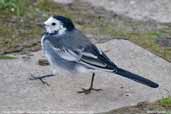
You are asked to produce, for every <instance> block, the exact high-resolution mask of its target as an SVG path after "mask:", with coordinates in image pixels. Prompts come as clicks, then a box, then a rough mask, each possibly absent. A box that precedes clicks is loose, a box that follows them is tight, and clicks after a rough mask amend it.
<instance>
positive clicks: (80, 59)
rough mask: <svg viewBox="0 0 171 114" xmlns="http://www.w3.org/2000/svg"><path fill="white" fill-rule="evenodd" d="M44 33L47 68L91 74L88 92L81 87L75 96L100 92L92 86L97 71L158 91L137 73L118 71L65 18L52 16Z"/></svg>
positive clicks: (120, 69)
mask: <svg viewBox="0 0 171 114" xmlns="http://www.w3.org/2000/svg"><path fill="white" fill-rule="evenodd" d="M43 27H44V28H45V32H44V33H43V35H42V38H41V46H42V50H43V53H44V54H45V57H46V58H47V60H48V62H49V63H50V66H52V67H53V69H54V71H55V69H57V68H59V69H63V70H65V71H68V72H71V73H91V74H92V77H91V82H90V86H89V88H88V89H85V88H82V90H80V91H78V93H84V94H89V93H91V91H101V90H102V89H95V88H94V87H93V84H94V78H95V73H96V72H98V71H103V72H109V73H114V74H117V75H119V76H122V77H125V78H127V79H130V80H133V81H135V82H138V83H141V84H144V85H146V86H149V87H151V88H158V87H159V84H157V83H156V82H153V81H151V80H149V79H146V78H144V77H143V76H140V75H138V74H135V73H132V72H130V71H128V70H125V69H123V68H120V67H119V66H118V65H116V64H115V63H114V62H112V61H111V59H110V58H109V57H108V56H107V55H106V54H105V53H104V51H102V50H101V49H99V48H98V47H97V46H96V45H95V44H93V43H92V42H91V41H90V39H89V38H87V37H86V36H85V35H84V34H83V33H82V32H81V31H80V30H78V29H77V28H76V27H75V25H74V23H73V22H72V20H71V19H70V18H68V17H64V16H59V15H54V16H51V17H49V18H48V19H47V20H46V21H45V22H44V23H43ZM50 76H54V74H52V75H45V76H40V77H33V79H32V80H37V79H40V80H41V81H42V82H43V83H45V81H43V78H46V77H50Z"/></svg>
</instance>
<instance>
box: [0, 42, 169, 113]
mask: <svg viewBox="0 0 171 114" xmlns="http://www.w3.org/2000/svg"><path fill="white" fill-rule="evenodd" d="M98 47H100V48H101V49H102V50H104V51H106V52H107V55H108V56H109V57H110V58H111V59H112V60H113V61H114V62H115V63H116V64H117V65H119V66H121V67H123V68H125V69H129V70H130V71H132V72H135V73H138V74H141V75H143V76H144V77H146V78H149V79H152V80H154V81H156V82H158V83H159V84H160V88H158V89H152V88H148V87H146V86H143V85H141V84H137V83H134V82H133V81H130V80H127V79H125V78H122V77H120V76H118V75H115V74H109V73H97V77H95V87H96V88H102V89H103V91H101V92H92V93H91V94H89V95H84V94H77V93H76V91H78V90H80V88H81V87H88V85H89V80H90V78H91V77H90V74H82V75H77V76H74V75H64V74H60V73H59V74H58V75H57V76H55V77H51V78H47V79H46V81H47V82H48V83H49V84H50V86H45V85H43V84H42V83H41V82H40V81H38V80H37V81H30V80H29V78H30V77H31V74H33V75H34V76H40V75H43V74H49V73H50V70H49V66H39V65H38V64H37V61H38V59H40V58H42V53H41V52H36V53H33V56H31V57H30V58H29V57H27V56H25V55H18V59H16V60H0V81H1V83H0V113H1V114H3V113H10V111H13V112H17V114H18V113H27V114H32V113H37V114H39V113H41V112H43V113H46V112H53V113H54V112H56V113H57V114H68V113H74V114H89V113H102V112H108V111H110V110H113V109H116V108H120V107H124V106H130V105H136V104H137V103H139V102H142V101H149V102H151V101H155V100H157V99H160V98H162V97H164V96H167V95H168V91H170V92H171V83H170V81H171V64H170V63H168V62H166V61H165V60H163V59H161V58H159V57H158V56H155V55H153V54H151V53H150V52H148V51H147V50H144V49H143V48H140V47H138V46H137V45H135V44H133V43H131V42H129V41H127V40H111V41H108V42H106V43H103V44H98ZM23 56H24V57H23Z"/></svg>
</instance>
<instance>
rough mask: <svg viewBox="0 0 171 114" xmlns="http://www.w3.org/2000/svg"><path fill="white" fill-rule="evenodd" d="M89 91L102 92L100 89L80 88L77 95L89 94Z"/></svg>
mask: <svg viewBox="0 0 171 114" xmlns="http://www.w3.org/2000/svg"><path fill="white" fill-rule="evenodd" d="M91 91H97V92H98V91H102V89H95V88H89V89H85V88H82V90H81V91H78V92H77V93H84V94H90V93H91Z"/></svg>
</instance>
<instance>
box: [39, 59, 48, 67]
mask: <svg viewBox="0 0 171 114" xmlns="http://www.w3.org/2000/svg"><path fill="white" fill-rule="evenodd" d="M38 65H40V66H47V65H49V62H48V61H47V60H46V59H39V60H38Z"/></svg>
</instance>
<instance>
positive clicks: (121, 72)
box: [113, 68, 159, 88]
mask: <svg viewBox="0 0 171 114" xmlns="http://www.w3.org/2000/svg"><path fill="white" fill-rule="evenodd" d="M113 73H115V74H118V75H121V76H123V77H126V78H128V79H131V80H134V81H136V82H139V83H141V84H144V85H146V86H149V87H152V88H157V87H159V85H158V84H157V83H155V82H153V81H151V80H149V79H146V78H143V77H141V76H139V75H137V74H134V73H131V72H129V71H127V70H124V69H121V68H117V70H115V71H113Z"/></svg>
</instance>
